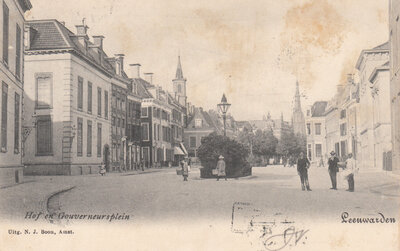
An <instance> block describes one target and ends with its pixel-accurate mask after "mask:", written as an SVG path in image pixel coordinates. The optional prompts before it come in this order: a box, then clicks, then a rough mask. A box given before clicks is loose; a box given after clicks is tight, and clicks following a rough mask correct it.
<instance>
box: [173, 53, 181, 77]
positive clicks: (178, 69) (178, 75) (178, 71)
mask: <svg viewBox="0 0 400 251" xmlns="http://www.w3.org/2000/svg"><path fill="white" fill-rule="evenodd" d="M175 78H176V79H183V72H182V65H181V56H178V67H177V68H176V76H175Z"/></svg>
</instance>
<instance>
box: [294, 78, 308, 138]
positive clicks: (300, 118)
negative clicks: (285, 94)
mask: <svg viewBox="0 0 400 251" xmlns="http://www.w3.org/2000/svg"><path fill="white" fill-rule="evenodd" d="M292 116H293V117H292V126H293V131H294V133H296V134H301V135H306V124H305V119H304V113H303V111H302V110H301V101H300V90H299V82H298V81H296V94H295V96H294V106H293V115H292Z"/></svg>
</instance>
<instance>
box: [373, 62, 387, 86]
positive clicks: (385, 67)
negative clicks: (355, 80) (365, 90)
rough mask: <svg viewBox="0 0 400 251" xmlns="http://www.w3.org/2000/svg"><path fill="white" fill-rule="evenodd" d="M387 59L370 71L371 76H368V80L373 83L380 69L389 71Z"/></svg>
mask: <svg viewBox="0 0 400 251" xmlns="http://www.w3.org/2000/svg"><path fill="white" fill-rule="evenodd" d="M389 69H390V68H389V61H388V62H386V63H384V64H383V65H381V66H378V67H375V69H374V70H373V71H372V73H371V76H370V77H369V82H371V83H374V81H375V78H376V76H378V73H379V72H381V71H389Z"/></svg>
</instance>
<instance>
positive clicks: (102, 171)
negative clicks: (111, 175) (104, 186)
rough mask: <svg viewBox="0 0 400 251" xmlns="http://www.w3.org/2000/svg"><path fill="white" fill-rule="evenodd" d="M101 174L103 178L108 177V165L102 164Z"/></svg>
mask: <svg viewBox="0 0 400 251" xmlns="http://www.w3.org/2000/svg"><path fill="white" fill-rule="evenodd" d="M100 174H101V176H104V175H106V165H105V164H104V163H101V167H100Z"/></svg>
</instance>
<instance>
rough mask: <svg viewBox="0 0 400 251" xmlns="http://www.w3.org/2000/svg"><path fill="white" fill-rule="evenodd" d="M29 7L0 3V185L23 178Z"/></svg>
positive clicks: (22, 2)
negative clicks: (24, 99) (26, 29)
mask: <svg viewBox="0 0 400 251" xmlns="http://www.w3.org/2000/svg"><path fill="white" fill-rule="evenodd" d="M31 8H32V5H31V3H30V1H29V0H18V1H16V0H3V1H2V3H1V4H0V15H1V18H0V27H2V31H1V32H0V33H1V34H0V45H1V50H0V81H1V97H0V108H1V115H0V116H1V118H0V126H1V130H0V144H1V145H0V186H3V185H9V184H13V183H19V182H22V180H23V165H22V153H23V145H22V144H23V135H22V115H23V113H22V106H23V91H24V90H23V87H24V74H23V73H24V51H23V50H24V46H23V41H24V22H25V20H24V13H25V12H26V11H28V10H30V9H31Z"/></svg>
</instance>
